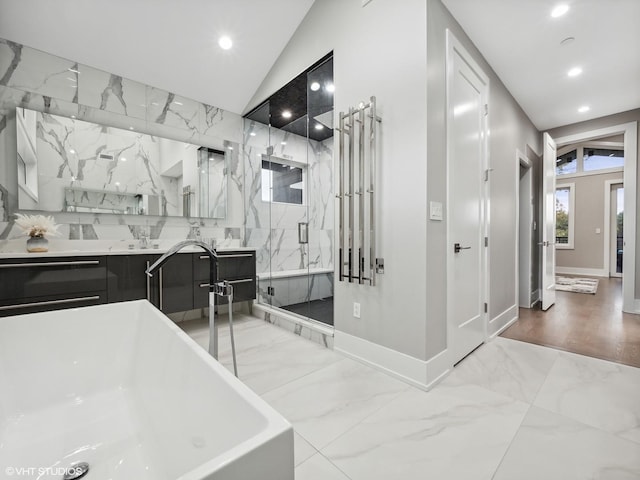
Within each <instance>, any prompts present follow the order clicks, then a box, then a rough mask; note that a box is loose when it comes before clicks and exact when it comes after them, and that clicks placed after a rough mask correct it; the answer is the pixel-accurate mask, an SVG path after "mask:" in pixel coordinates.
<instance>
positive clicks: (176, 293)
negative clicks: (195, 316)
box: [150, 253, 196, 313]
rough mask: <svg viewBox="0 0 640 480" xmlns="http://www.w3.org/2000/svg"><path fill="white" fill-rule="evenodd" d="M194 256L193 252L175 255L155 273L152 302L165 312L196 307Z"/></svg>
mask: <svg viewBox="0 0 640 480" xmlns="http://www.w3.org/2000/svg"><path fill="white" fill-rule="evenodd" d="M192 257H193V254H191V253H180V254H177V255H174V256H173V257H171V258H170V259H169V260H167V263H165V264H164V265H163V266H162V267H160V268H159V269H158V271H156V272H155V273H154V274H153V278H151V282H150V287H151V302H152V303H153V304H154V305H155V306H156V307H158V308H159V309H160V310H162V311H163V312H164V313H175V312H184V311H186V310H193V309H194V308H196V307H194V305H193V259H192ZM158 258H159V256H158ZM154 261H155V259H154Z"/></svg>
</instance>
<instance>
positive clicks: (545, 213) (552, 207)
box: [540, 132, 556, 310]
mask: <svg viewBox="0 0 640 480" xmlns="http://www.w3.org/2000/svg"><path fill="white" fill-rule="evenodd" d="M543 143H544V153H543V156H542V164H543V171H542V193H543V198H544V200H543V203H544V204H543V207H542V245H541V247H542V255H541V256H540V258H541V259H542V268H541V271H542V289H541V300H542V309H543V310H547V309H549V307H551V305H553V304H554V303H556V142H554V140H553V138H551V136H550V135H549V134H548V133H547V132H545V133H544V134H543Z"/></svg>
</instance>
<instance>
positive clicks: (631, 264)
mask: <svg viewBox="0 0 640 480" xmlns="http://www.w3.org/2000/svg"><path fill="white" fill-rule="evenodd" d="M620 134H622V135H624V172H623V183H624V188H625V190H624V208H625V213H624V219H625V228H624V234H623V242H624V249H625V251H624V258H623V266H622V311H624V312H627V313H640V300H636V298H635V289H636V228H637V227H636V215H637V213H636V201H637V185H636V178H637V171H638V122H637V121H633V122H628V123H622V124H618V125H612V126H610V127H604V128H598V129H593V130H585V131H583V132H580V133H575V134H572V135H566V136H564V137H558V138H556V139H555V141H556V144H557V145H558V146H561V145H567V144H569V143H579V142H584V141H588V140H596V139H598V138H604V137H609V136H611V135H620Z"/></svg>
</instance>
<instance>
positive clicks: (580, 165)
mask: <svg viewBox="0 0 640 480" xmlns="http://www.w3.org/2000/svg"><path fill="white" fill-rule="evenodd" d="M589 148H608V149H611V150H621V151H622V152H623V155H624V143H622V142H607V141H593V140H592V141H589V142H581V143H573V144H569V145H565V146H563V147H561V148H559V149H558V151H557V152H556V153H557V155H556V157H560V156H562V155H564V154H565V153H568V152H570V151H572V150H576V151H577V154H576V155H577V158H576V160H577V164H576V171H575V173H565V174H558V173H557V171H556V178H557V179H563V180H564V179H570V178H575V177H585V176H588V175H604V174H607V173H616V172H622V171H624V167H612V168H603V169H600V170H587V171H585V170H584V151H585V150H586V149H589ZM623 158H624V157H623Z"/></svg>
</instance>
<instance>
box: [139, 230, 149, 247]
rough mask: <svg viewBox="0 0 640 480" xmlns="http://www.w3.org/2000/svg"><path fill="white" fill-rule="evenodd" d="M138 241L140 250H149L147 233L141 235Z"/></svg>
mask: <svg viewBox="0 0 640 480" xmlns="http://www.w3.org/2000/svg"><path fill="white" fill-rule="evenodd" d="M138 240H139V243H140V248H149V235H147V234H146V233H143V234H141V235H140V237H139V238H138Z"/></svg>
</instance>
